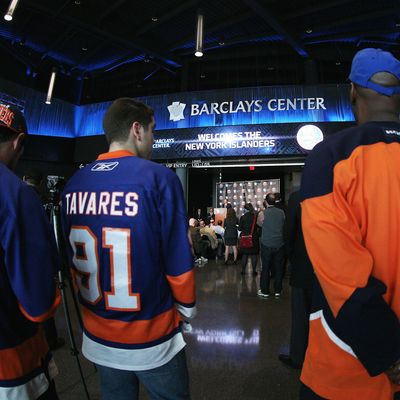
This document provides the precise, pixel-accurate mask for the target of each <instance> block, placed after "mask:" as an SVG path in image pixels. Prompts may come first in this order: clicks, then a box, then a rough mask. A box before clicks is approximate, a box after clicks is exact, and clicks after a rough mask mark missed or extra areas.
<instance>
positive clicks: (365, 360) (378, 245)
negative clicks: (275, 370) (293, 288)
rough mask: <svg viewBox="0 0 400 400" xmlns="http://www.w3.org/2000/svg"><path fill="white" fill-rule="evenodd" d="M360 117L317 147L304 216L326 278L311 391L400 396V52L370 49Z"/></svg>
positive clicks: (359, 92)
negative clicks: (399, 53) (393, 53)
mask: <svg viewBox="0 0 400 400" xmlns="http://www.w3.org/2000/svg"><path fill="white" fill-rule="evenodd" d="M349 80H350V82H351V89H350V100H351V104H352V107H353V111H354V115H355V117H356V121H357V126H355V127H352V128H349V129H346V130H343V131H341V132H338V133H335V134H334V135H332V136H330V137H328V138H326V139H325V140H324V141H323V142H321V143H319V144H318V145H317V146H316V147H315V148H314V150H313V151H312V152H311V154H310V155H309V156H308V157H307V160H306V165H305V168H304V172H303V177H302V183H301V208H302V225H303V233H304V239H305V243H306V247H307V253H308V255H309V257H310V259H311V262H312V265H313V267H314V271H315V275H316V278H317V281H318V282H317V284H316V285H315V287H314V290H313V304H312V313H311V315H310V335H309V340H308V347H307V352H306V357H305V360H304V364H303V369H302V373H301V381H302V382H303V386H302V388H301V399H368V400H389V399H390V400H392V399H398V398H399V397H400V322H399V319H400V247H399V243H400V229H399V227H400V207H399V199H400V168H399V160H400V122H399V113H400V61H399V60H397V59H396V58H395V57H394V56H393V55H392V54H391V53H389V52H386V51H383V50H380V49H372V48H369V49H363V50H360V51H359V52H358V53H357V54H356V55H355V57H354V59H353V62H352V66H351V72H350V76H349Z"/></svg>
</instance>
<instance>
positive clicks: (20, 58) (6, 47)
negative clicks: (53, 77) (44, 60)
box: [0, 39, 37, 69]
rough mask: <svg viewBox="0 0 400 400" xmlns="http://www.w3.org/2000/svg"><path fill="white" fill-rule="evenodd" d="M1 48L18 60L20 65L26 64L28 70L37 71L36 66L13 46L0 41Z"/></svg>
mask: <svg viewBox="0 0 400 400" xmlns="http://www.w3.org/2000/svg"><path fill="white" fill-rule="evenodd" d="M0 47H1V48H2V49H3V50H5V51H6V52H7V53H9V54H10V55H11V56H12V57H13V58H15V59H17V60H18V61H19V62H20V63H22V64H24V65H25V67H26V68H30V69H35V67H37V65H36V64H33V63H32V61H31V60H30V59H29V58H27V57H26V56H24V55H22V54H21V53H20V52H19V51H18V50H17V49H16V48H15V47H14V46H13V45H11V44H10V43H9V42H8V41H6V40H4V39H0Z"/></svg>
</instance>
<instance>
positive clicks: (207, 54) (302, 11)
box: [0, 0, 400, 104]
mask: <svg viewBox="0 0 400 400" xmlns="http://www.w3.org/2000/svg"><path fill="white" fill-rule="evenodd" d="M9 3H10V0H0V12H1V13H2V14H5V12H6V10H7V8H8V5H9ZM199 10H201V12H202V13H203V14H204V20H205V26H204V36H205V45H204V56H203V57H202V58H196V57H195V56H194V46H195V27H196V15H197V13H198V12H199ZM399 37H400V5H399V1H398V0H396V1H395V0H380V1H376V0H324V1H321V0H291V1H282V0H280V1H279V0H185V1H182V0H146V1H132V0H114V1H109V0H20V1H19V4H18V6H17V9H16V11H15V13H14V18H13V20H12V21H11V22H6V21H5V20H4V19H3V18H1V21H0V56H1V63H0V73H1V76H2V77H3V78H5V79H8V80H11V81H15V82H18V83H21V84H23V85H26V86H29V87H32V88H34V89H37V90H41V91H46V88H47V85H48V81H49V76H50V71H51V69H52V67H54V66H57V67H58V69H59V71H60V73H59V75H58V77H57V81H56V86H55V93H54V94H55V96H56V97H59V98H63V99H65V100H68V101H71V102H73V103H76V104H81V103H92V102H98V101H106V100H111V99H114V98H116V97H119V96H131V97H136V96H146V95H152V94H163V93H171V92H179V91H182V90H185V91H186V90H203V89H221V88H229V87H243V86H257V85H278V84H304V83H315V82H316V81H318V82H320V83H333V82H335V83H336V82H343V81H345V79H346V77H347V73H348V70H349V63H350V60H351V58H352V56H353V55H354V53H355V52H356V51H357V50H358V49H361V48H364V47H381V48H384V49H387V50H390V51H392V52H393V53H394V54H395V55H397V56H399V50H400V47H399V45H400V42H399Z"/></svg>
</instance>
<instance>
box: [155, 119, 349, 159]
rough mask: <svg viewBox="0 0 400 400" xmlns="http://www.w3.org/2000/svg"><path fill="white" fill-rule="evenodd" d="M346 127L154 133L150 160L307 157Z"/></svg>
mask: <svg viewBox="0 0 400 400" xmlns="http://www.w3.org/2000/svg"><path fill="white" fill-rule="evenodd" d="M347 126H350V124H345V123H319V124H269V125H236V126H225V127H220V128H218V127H207V128H192V129H180V130H167V131H160V132H156V133H155V135H154V145H153V154H152V158H153V159H155V160H160V159H174V160H177V159H186V158H188V159H193V158H214V157H229V156H232V157H238V156H243V157H247V156H273V155H302V154H307V153H308V152H309V151H310V150H312V149H313V148H314V146H315V145H316V144H317V143H319V142H320V141H322V140H324V138H326V137H327V136H329V135H332V134H333V133H335V132H337V131H339V130H341V129H344V128H345V127H347Z"/></svg>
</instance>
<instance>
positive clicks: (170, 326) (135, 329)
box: [82, 306, 180, 344]
mask: <svg viewBox="0 0 400 400" xmlns="http://www.w3.org/2000/svg"><path fill="white" fill-rule="evenodd" d="M82 311H83V322H84V325H85V328H86V329H87V330H88V331H89V332H90V333H91V334H92V335H94V336H96V337H98V338H100V339H104V340H107V341H109V342H116V343H125V344H141V343H147V342H152V341H154V340H158V339H161V338H162V337H164V336H166V335H168V334H169V333H171V332H172V331H173V330H174V329H175V328H177V327H178V325H179V322H180V317H179V314H178V313H177V311H176V310H175V308H173V309H171V310H168V311H165V312H164V313H162V314H160V315H157V316H156V317H154V318H153V319H151V320H140V321H133V322H125V321H119V320H115V319H106V318H102V317H100V316H98V315H96V314H94V313H92V312H91V311H89V310H88V309H87V308H86V307H84V306H82Z"/></svg>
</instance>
